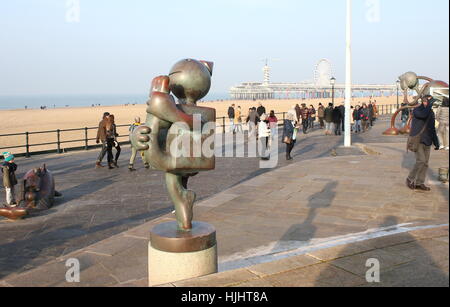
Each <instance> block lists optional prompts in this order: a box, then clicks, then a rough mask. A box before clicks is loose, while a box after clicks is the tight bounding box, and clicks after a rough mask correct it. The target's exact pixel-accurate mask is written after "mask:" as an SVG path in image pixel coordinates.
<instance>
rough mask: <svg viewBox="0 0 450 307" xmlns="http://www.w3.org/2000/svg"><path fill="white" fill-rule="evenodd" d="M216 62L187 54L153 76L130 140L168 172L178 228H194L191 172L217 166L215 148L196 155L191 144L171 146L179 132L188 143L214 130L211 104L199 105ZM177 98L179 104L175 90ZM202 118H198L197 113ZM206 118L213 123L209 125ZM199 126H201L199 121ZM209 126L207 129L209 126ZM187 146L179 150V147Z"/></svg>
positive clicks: (202, 139)
mask: <svg viewBox="0 0 450 307" xmlns="http://www.w3.org/2000/svg"><path fill="white" fill-rule="evenodd" d="M212 71H213V63H211V62H206V61H197V60H193V59H185V60H181V61H179V62H178V63H176V64H175V65H174V66H173V67H172V69H171V70H170V73H169V75H168V76H159V77H156V78H155V79H153V82H152V86H151V96H150V100H149V101H148V102H147V105H148V107H147V120H146V123H145V125H143V126H140V127H137V128H136V129H135V131H134V132H133V133H132V135H131V143H132V146H133V147H134V148H135V149H137V150H140V151H144V161H145V163H148V164H150V165H151V166H152V168H154V169H156V170H161V171H164V172H166V185H167V189H168V192H169V195H170V198H171V200H172V202H173V203H174V205H175V214H176V218H177V224H178V230H179V231H184V232H189V231H191V230H192V219H193V205H194V201H195V198H196V195H195V193H194V192H193V191H191V190H188V181H189V178H190V177H193V176H195V175H197V174H198V173H199V172H201V171H208V170H213V169H214V168H215V157H214V154H212V155H210V156H207V155H205V154H204V153H203V151H202V152H201V154H199V155H196V154H195V153H194V152H193V151H194V150H193V148H181V149H180V148H179V146H175V147H174V146H173V144H176V141H177V139H178V138H180V137H185V138H187V139H188V140H189V144H191V143H194V142H200V143H201V144H203V143H204V142H205V140H206V139H208V138H211V137H212V138H214V136H215V121H216V112H215V109H212V108H204V107H198V106H197V105H196V103H197V101H198V100H199V99H201V98H203V97H205V96H206V95H207V94H208V92H209V89H210V87H211V76H212ZM171 93H172V94H173V95H175V96H176V97H177V98H178V104H177V103H176V102H175V99H174V98H173V96H172V95H171ZM196 118H197V119H200V120H199V121H197V122H196V121H195V119H196ZM208 123H213V126H211V125H210V126H209V127H212V128H211V129H209V130H207V129H205V127H208V125H207V124H208ZM196 126H198V127H196ZM205 130H207V131H206V132H205ZM211 146H212V148H211V149H212V150H213V149H214V142H211ZM183 150H184V151H186V150H187V151H189V153H188V155H184V156H179V155H178V154H177V153H178V151H183Z"/></svg>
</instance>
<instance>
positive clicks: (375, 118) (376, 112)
mask: <svg viewBox="0 0 450 307" xmlns="http://www.w3.org/2000/svg"><path fill="white" fill-rule="evenodd" d="M379 115H380V114H379V111H378V106H377V101H376V100H375V101H374V102H373V121H374V122H376V121H377V120H378V116H379Z"/></svg>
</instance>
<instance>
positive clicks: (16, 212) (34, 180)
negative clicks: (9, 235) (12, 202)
mask: <svg viewBox="0 0 450 307" xmlns="http://www.w3.org/2000/svg"><path fill="white" fill-rule="evenodd" d="M59 196H61V194H60V193H59V192H58V191H56V190H55V179H54V177H53V174H52V173H51V172H50V171H49V170H48V169H47V167H46V166H45V164H44V165H43V166H42V167H40V168H35V169H32V170H30V171H28V172H27V173H26V174H25V176H24V177H23V179H22V181H21V193H20V199H19V202H18V206H17V207H4V208H0V216H3V217H6V218H8V219H11V220H18V219H21V218H23V217H25V216H27V215H29V214H30V213H32V212H33V211H41V210H48V209H50V208H51V207H53V205H54V202H55V197H59Z"/></svg>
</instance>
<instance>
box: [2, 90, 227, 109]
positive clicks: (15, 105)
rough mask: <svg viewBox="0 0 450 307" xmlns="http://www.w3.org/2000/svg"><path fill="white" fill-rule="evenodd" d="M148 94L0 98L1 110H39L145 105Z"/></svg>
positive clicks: (211, 97) (219, 96)
mask: <svg viewBox="0 0 450 307" xmlns="http://www.w3.org/2000/svg"><path fill="white" fill-rule="evenodd" d="M227 99H229V95H228V94H226V93H218V94H214V93H212V94H209V95H207V96H206V97H205V98H203V99H202V101H216V100H227ZM147 100H148V94H123V95H15V96H0V109H1V110H14V109H39V108H41V107H45V108H47V109H53V108H67V107H91V106H115V105H133V104H145V103H146V102H147Z"/></svg>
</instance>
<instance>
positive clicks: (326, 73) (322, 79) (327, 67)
mask: <svg viewBox="0 0 450 307" xmlns="http://www.w3.org/2000/svg"><path fill="white" fill-rule="evenodd" d="M332 77H333V66H332V65H331V61H330V60H328V59H321V60H320V61H319V62H318V63H317V65H316V68H315V69H314V83H315V85H316V86H329V85H330V79H331V78H332Z"/></svg>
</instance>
